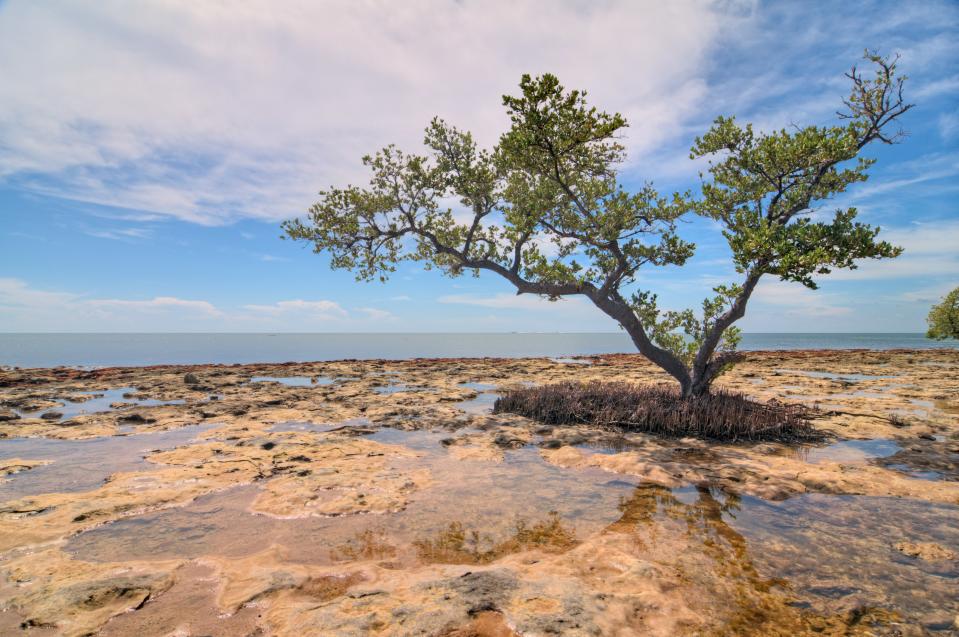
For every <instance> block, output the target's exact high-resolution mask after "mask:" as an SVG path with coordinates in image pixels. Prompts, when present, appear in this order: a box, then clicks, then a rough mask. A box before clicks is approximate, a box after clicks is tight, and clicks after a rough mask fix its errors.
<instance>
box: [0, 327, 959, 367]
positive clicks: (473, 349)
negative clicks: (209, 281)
mask: <svg viewBox="0 0 959 637" xmlns="http://www.w3.org/2000/svg"><path fill="white" fill-rule="evenodd" d="M931 347H949V348H957V347H959V341H948V342H939V341H932V340H929V339H927V338H925V336H924V335H922V334H758V333H757V334H745V335H744V337H743V341H742V344H741V349H745V350H773V349H899V348H906V349H925V348H931ZM635 351H636V349H635V348H634V347H633V345H632V343H631V342H630V340H629V337H627V336H626V334H625V333H621V332H620V333H616V332H612V333H569V334H557V333H548V334H547V333H542V334H533V333H508V334H476V333H470V334H449V333H443V334H385V333H377V334H218V333H211V334H171V333H162V334H130V333H123V334H64V333H57V334H9V333H8V334H0V365H4V366H16V367H55V366H58V365H66V366H71V367H86V366H92V367H102V366H115V365H116V366H127V365H162V364H200V363H280V362H286V361H318V360H339V359H348V358H356V359H368V358H382V359H407V358H459V357H483V356H490V357H525V356H550V357H564V356H577V355H585V354H607V353H616V352H635Z"/></svg>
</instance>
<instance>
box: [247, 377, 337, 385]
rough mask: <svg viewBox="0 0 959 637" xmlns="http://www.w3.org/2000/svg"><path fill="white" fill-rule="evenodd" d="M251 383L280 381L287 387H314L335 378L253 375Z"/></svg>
mask: <svg viewBox="0 0 959 637" xmlns="http://www.w3.org/2000/svg"><path fill="white" fill-rule="evenodd" d="M250 382H251V383H280V384H281V385H286V386H287V387H316V386H318V385H332V384H333V383H334V382H335V380H334V379H332V378H329V377H328V376H254V377H253V378H251V379H250Z"/></svg>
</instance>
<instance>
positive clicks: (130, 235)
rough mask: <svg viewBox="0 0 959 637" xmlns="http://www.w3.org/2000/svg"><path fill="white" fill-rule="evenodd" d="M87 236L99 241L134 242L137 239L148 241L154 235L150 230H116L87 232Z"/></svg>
mask: <svg viewBox="0 0 959 637" xmlns="http://www.w3.org/2000/svg"><path fill="white" fill-rule="evenodd" d="M85 234H88V235H90V236H91V237H97V238H99V239H111V240H113V241H133V240H136V239H146V238H147V237H149V236H150V235H151V234H152V233H151V231H150V229H149V228H116V229H111V230H86V231H85Z"/></svg>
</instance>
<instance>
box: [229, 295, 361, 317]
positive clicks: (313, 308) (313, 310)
mask: <svg viewBox="0 0 959 637" xmlns="http://www.w3.org/2000/svg"><path fill="white" fill-rule="evenodd" d="M243 308H244V309H246V310H249V311H251V312H254V313H255V314H261V315H270V316H280V315H284V314H301V315H309V317H310V318H313V319H323V320H338V319H344V318H346V317H347V316H348V315H349V314H348V313H347V311H346V310H344V309H343V308H342V307H341V306H340V304H339V303H336V302H335V301H326V300H320V301H304V300H303V299H294V300H291V301H279V302H277V303H274V304H272V305H244V306H243Z"/></svg>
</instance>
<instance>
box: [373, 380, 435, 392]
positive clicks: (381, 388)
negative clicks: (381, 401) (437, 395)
mask: <svg viewBox="0 0 959 637" xmlns="http://www.w3.org/2000/svg"><path fill="white" fill-rule="evenodd" d="M434 391H436V390H435V389H431V388H429V387H420V386H416V385H407V384H406V383H399V382H396V381H394V380H392V379H390V382H389V383H388V384H386V385H378V386H376V387H374V388H373V392H374V393H377V394H387V395H388V394H399V393H401V392H434Z"/></svg>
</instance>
